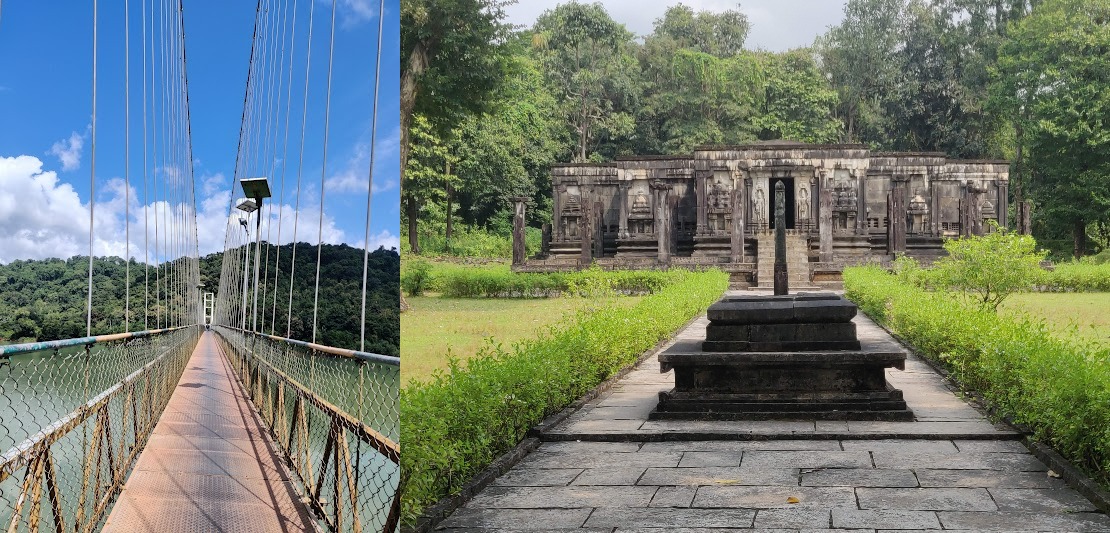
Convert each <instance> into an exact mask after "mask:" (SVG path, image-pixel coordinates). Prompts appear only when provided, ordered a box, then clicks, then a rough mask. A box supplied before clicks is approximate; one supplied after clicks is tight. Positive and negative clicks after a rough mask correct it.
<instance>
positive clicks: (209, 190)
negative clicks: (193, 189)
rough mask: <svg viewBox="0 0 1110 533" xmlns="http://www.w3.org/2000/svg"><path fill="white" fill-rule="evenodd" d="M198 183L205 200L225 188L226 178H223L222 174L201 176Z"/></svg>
mask: <svg viewBox="0 0 1110 533" xmlns="http://www.w3.org/2000/svg"><path fill="white" fill-rule="evenodd" d="M200 183H201V193H202V194H204V197H205V198H208V197H209V196H212V195H213V194H214V193H215V192H216V191H218V190H220V189H221V188H223V187H225V186H226V184H227V178H226V177H224V173H223V172H217V173H215V174H211V175H206V176H201V177H200Z"/></svg>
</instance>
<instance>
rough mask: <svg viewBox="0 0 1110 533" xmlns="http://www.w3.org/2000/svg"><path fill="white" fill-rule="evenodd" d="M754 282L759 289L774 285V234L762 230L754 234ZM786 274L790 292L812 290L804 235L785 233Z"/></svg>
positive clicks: (807, 246)
mask: <svg viewBox="0 0 1110 533" xmlns="http://www.w3.org/2000/svg"><path fill="white" fill-rule="evenodd" d="M756 243H757V244H756V247H757V248H756V274H755V276H756V278H755V279H756V283H757V287H758V288H760V289H774V287H775V234H774V232H764V233H760V234H759V235H757V236H756ZM786 275H787V280H788V281H787V282H788V284H789V289H790V292H791V293H794V292H797V291H798V290H802V289H805V290H813V289H817V288H818V287H816V286H814V285H813V283H812V282H810V280H809V244H808V243H807V241H806V237H805V235H801V234H798V233H795V232H793V231H787V233H786Z"/></svg>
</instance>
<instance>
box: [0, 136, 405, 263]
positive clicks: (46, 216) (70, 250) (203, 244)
mask: <svg viewBox="0 0 1110 533" xmlns="http://www.w3.org/2000/svg"><path fill="white" fill-rule="evenodd" d="M161 171H162V174H163V175H165V176H167V177H169V176H175V175H176V171H175V169H172V168H171V169H161ZM167 179H168V178H167ZM218 184H222V186H220V185H218ZM363 190H365V189H363ZM199 192H203V194H202V195H199V196H198V198H197V205H196V217H195V220H196V233H197V240H198V247H199V250H200V253H201V254H202V255H206V254H210V253H213V252H219V251H222V250H223V249H224V245H225V243H224V239H225V235H226V231H227V228H228V225H229V224H232V225H233V227H234V229H236V231H241V230H239V227H240V226H239V222H238V220H239V216H240V212H239V211H238V210H234V212H233V213H230V214H229V212H228V210H229V207H230V201H231V189H230V186H229V185H228V184H227V180H226V179H224V178H223V176H222V175H218V174H217V175H212V176H208V177H206V178H205V179H204V181H203V186H202V187H201V191H198V193H199ZM128 194H130V201H129V202H128V199H127V196H128ZM305 196H306V197H303V198H302V201H301V211H300V215H299V216H298V215H297V213H296V210H295V209H294V207H293V205H294V202H295V198H291V199H289V200H288V201H287V203H285V204H283V205H279V206H276V205H277V204H276V202H275V203H274V204H269V203H268V204H266V208H265V210H264V214H263V217H264V218H263V223H262V238H263V240H267V241H269V242H280V243H282V244H288V243H290V242H293V225H294V223H295V222H296V224H297V236H296V238H297V241H299V242H309V243H313V244H315V243H316V242H318V239H320V238H321V237H320V235H321V233H320V232H319V231H320V210H319V202H318V199H319V196H316V200H315V201H314V200H313V199H312V193H311V192H308V193H306V195H305ZM275 206H276V207H275ZM94 214H95V216H96V220H95V224H94V226H93V228H94V232H93V254H94V255H97V256H105V255H111V256H117V257H123V256H124V255H125V254H127V253H129V254H130V256H131V257H133V258H135V259H136V260H138V261H143V260H144V259H145V258H147V257H149V258H150V261H151V262H159V261H160V260H161V258H165V257H176V256H178V254H180V253H183V251H182V250H178V249H170V250H166V249H165V243H164V242H163V241H164V240H165V236H166V234H167V232H166V227H165V224H166V221H167V220H173V219H174V215H176V216H177V217H178V219H177V220H189V219H192V218H193V206H192V205H188V204H185V203H173V204H170V203H167V202H166V201H162V200H158V201H150V202H149V203H146V204H144V203H143V202H142V198H141V193H140V192H139V191H137V190H136V189H135V188H134V186H132V187H131V188H130V191H129V192H128V189H126V188H125V183H124V181H123V180H122V179H120V178H110V179H103V180H100V181H98V183H97V199H96V205H95V207H94ZM127 221H130V243H131V244H130V246H128V244H127V239H126V238H125V235H126V233H127V230H128V222H127ZM251 222H252V228H251V237H252V239H253V236H254V228H253V222H254V220H253V219H252V220H251ZM279 224H280V230H281V237H280V239H279V238H278V230H279ZM0 228H2V229H3V231H0V263H7V262H10V261H14V260H16V259H44V258H47V257H58V258H69V257H73V256H75V255H87V254H88V250H89V203H88V202H87V201H83V200H82V198H81V197H80V195H79V194H78V193H77V191H76V190H74V188H73V186H72V185H70V184H68V183H65V182H63V181H61V180H59V178H58V174H57V173H56V172H54V171H49V170H44V169H43V162H42V160H40V159H39V158H37V157H34V156H29V155H21V156H17V157H0ZM156 229H157V232H156ZM173 231H174V230H173V229H171V233H170V235H171V236H172V235H173V233H172V232H173ZM235 238H236V239H238V240H241V239H242V237H240V236H239V234H236V237H235ZM322 239H323V241H324V242H325V243H328V244H339V243H342V242H348V241H349V239H348V236H347V235H346V234H345V233H344V232H343V230H342V229H340V228H339V227H338V226H337V224H336V220H335V217H333V216H331V215H329V214H328V213H327V211H326V210H325V212H324V217H323V230H322ZM236 242H238V241H236ZM371 244H372V245H374V247H375V248H376V247H377V246H378V245H379V244H383V245H386V247H387V248H388V247H389V246H396V245H397V238H396V237H395V236H392V235H390V234H389V233H388V232H383V233H381V234H378V235H375V236H373V237H372V238H371Z"/></svg>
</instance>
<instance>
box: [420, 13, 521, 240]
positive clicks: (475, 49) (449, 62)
mask: <svg viewBox="0 0 1110 533" xmlns="http://www.w3.org/2000/svg"><path fill="white" fill-rule="evenodd" d="M506 3H507V2H504V1H502V0H402V2H401V173H402V187H401V188H402V190H403V189H404V181H405V180H404V173H405V172H407V170H408V158H409V149H410V143H409V140H410V139H409V136H410V129H411V126H412V123H413V117H414V115H415V114H421V115H423V116H424V117H425V118H426V119H427V120H428V123H429V125H430V127H431V128H433V129H434V130H436V132H437V133H438V134H439V135H441V136H442V135H444V134H446V132H448V131H450V130H451V129H453V128H454V127H455V123H457V122H458V121H460V120H462V118H463V117H464V116H466V115H467V114H471V113H475V112H480V111H482V110H484V109H486V106H487V105H488V104H489V95H490V93H491V92H492V91H493V90H494V89H495V88H496V87H497V83H498V82H499V81H500V80H501V79H502V75H503V69H504V62H503V60H504V53H503V50H502V47H503V43H504V40H505V38H506V37H507V35H508V32H509V26H508V25H507V24H505V23H503V22H502V19H503V18H504V11H503V7H504V6H505V5H506ZM416 197H417V196H416V195H410V196H408V205H407V209H408V212H409V213H410V215H412V214H414V213H415V211H416V206H415V204H414V203H413V202H415V198H416ZM409 244H410V245H411V246H412V247H413V248H414V249H416V248H418V247H419V246H418V244H417V243H416V234H415V232H410V233H409Z"/></svg>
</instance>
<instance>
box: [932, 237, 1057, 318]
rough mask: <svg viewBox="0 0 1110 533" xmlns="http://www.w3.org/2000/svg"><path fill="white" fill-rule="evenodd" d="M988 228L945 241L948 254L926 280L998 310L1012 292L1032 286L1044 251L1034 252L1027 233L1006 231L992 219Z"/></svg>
mask: <svg viewBox="0 0 1110 533" xmlns="http://www.w3.org/2000/svg"><path fill="white" fill-rule="evenodd" d="M991 227H992V231H991V232H990V233H988V234H986V235H983V236H976V237H965V238H962V239H948V240H945V241H944V249H945V250H946V251H947V252H948V256H947V257H944V258H942V259H941V260H939V261H937V262H936V264H935V265H934V268H933V271H932V272H931V273H930V275H929V279H930V281H932V282H933V283H936V284H937V285H938V286H939V287H943V288H945V289H948V290H953V291H959V292H961V293H963V294H965V295H969V296H972V297H973V298H974V300H975V301H977V302H978V304H979V305H980V306H982V307H984V308H989V309H991V310H997V309H998V306H999V305H1000V304H1001V303H1002V302H1003V301H1004V300H1005V299H1006V298H1007V297H1009V296H1010V295H1011V294H1013V293H1015V292H1018V291H1023V290H1024V291H1027V290H1030V289H1032V288H1033V286H1034V285H1035V284H1036V282H1037V280H1038V279H1040V276H1041V272H1042V270H1041V261H1043V260H1044V257H1045V253H1044V252H1037V242H1036V241H1035V240H1033V237H1031V236H1029V235H1019V234H1017V233H1015V232H1010V231H1006V230H1004V229H1002V228H999V227H998V224H997V223H995V222H994V221H991Z"/></svg>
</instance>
